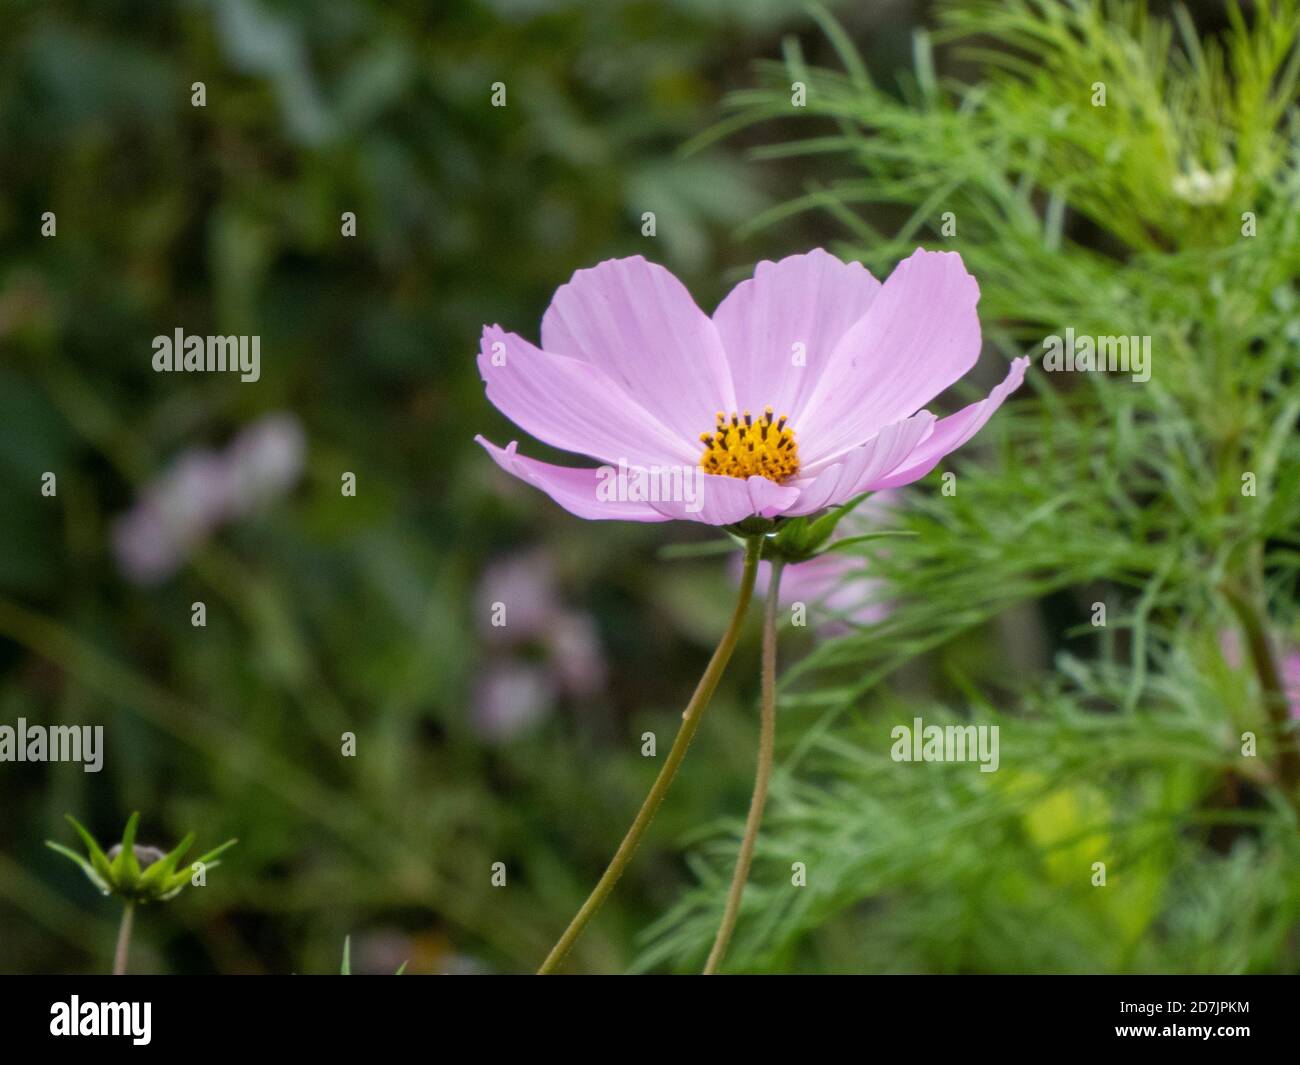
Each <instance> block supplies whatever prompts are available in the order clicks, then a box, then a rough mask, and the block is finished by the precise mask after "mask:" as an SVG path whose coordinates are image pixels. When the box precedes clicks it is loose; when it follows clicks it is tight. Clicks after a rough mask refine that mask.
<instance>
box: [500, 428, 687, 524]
mask: <svg viewBox="0 0 1300 1065" xmlns="http://www.w3.org/2000/svg"><path fill="white" fill-rule="evenodd" d="M474 439H475V440H477V441H478V442H479V443H480V444H482V445H483V447H484V449H486V451H487V453H488V454H489V455H491V456H492V458H493V460H494V461H495V462H496V464H497V465H498V466H500V467H501V468H502V469H503V470H505V471H506V472H507V473H509V474H513V475H514V476H515V477H518V478H519V479H520V480H521V481H526V482H527V483H528V484H531V485H532V486H533V487H534V488H540V489H541V490H542V491H543V492H545V493H546V494H547V495H548V496H550V497H551V498H552V499H553V500H555V502H557V503H559V504H560V506H562V507H563V508H564V509H565V510H567V511H568V512H569V513H570V514H576V515H577V516H578V517H579V518H590V519H592V520H595V521H612V520H620V521H667V520H668V517H667V516H666V515H664V514H661V513H659V512H658V511H656V510H654V509H653V508H652V507H650V506H649V505H648V504H646V503H630V502H617V501H605V500H602V499H601V498H600V496H599V495H598V493H597V489H598V487H599V485H600V477H599V474H598V473H597V471H596V470H594V469H573V468H570V467H567V466H553V465H551V464H550V463H549V462H539V461H537V459H530V458H525V457H524V456H523V455H518V454H516V453H515V449H516V448H517V447H518V446H519V445H518V443H517V442H515V441H511V442H510V445H509V446H508V447H506V448H504V449H502V448H499V447H497V446H496V445H495V444H493V443H491V442H490V441H488V440H485V439H484V438H483V437H481V436H476V437H475V438H474Z"/></svg>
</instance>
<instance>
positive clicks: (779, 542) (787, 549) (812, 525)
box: [763, 492, 870, 563]
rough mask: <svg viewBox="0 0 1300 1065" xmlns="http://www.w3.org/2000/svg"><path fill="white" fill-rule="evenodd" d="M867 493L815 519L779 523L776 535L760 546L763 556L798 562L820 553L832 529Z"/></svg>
mask: <svg viewBox="0 0 1300 1065" xmlns="http://www.w3.org/2000/svg"><path fill="white" fill-rule="evenodd" d="M869 494H870V493H868V492H863V493H862V494H861V495H859V496H855V497H854V498H852V499H850V500H849V501H848V502H847V503H841V504H840V505H839V506H837V507H832V508H831V509H830V510H828V511H827V512H826V513H825V514H822V515H820V516H819V517H817V518H809V517H800V518H790V519H788V520H786V521H783V522H782V523H781V526H780V528H779V529H778V530H777V532H776V535H775V536H773V537H771V538H770V539H768V540H767V542H766V543H764V545H763V557H764V558H768V559H781V560H782V561H783V562H788V563H799V562H807V561H808V560H809V559H810V558H813V557H814V556H816V555H819V554H821V550H822V545H823V544H825V543H826V541H827V540H829V539H830V538H831V534H832V533H834V532H835V526H837V525H838V524H839V523H840V521H841V519H842V518H844V517H845V515H847V514H849V513H850V512H851V511H852V510H853V509H854V508H855V507H856V506H857V505H858V504H859V503H861V502H862V501H863V500H864V499H866V498H867V496H868V495H869Z"/></svg>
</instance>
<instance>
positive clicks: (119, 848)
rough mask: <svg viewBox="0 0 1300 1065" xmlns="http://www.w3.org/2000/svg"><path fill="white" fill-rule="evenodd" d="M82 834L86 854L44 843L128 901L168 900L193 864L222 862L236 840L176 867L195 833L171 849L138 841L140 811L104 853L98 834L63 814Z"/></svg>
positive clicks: (107, 890) (104, 890)
mask: <svg viewBox="0 0 1300 1065" xmlns="http://www.w3.org/2000/svg"><path fill="white" fill-rule="evenodd" d="M64 816H66V817H67V819H68V822H69V824H71V825H72V827H73V828H74V829H76V831H77V835H78V836H80V837H81V842H82V843H83V844H84V845H85V847H86V855H85V856H83V855H80V854H78V853H77V852H76V851H74V850H70V849H69V848H67V847H64V846H62V845H61V844H58V843H54V842H53V841H51V840H46V841H45V845H46V846H47V847H49V848H50V849H51V850H53V851H57V852H58V853H59V854H62V855H63V856H64V857H65V858H67V859H69V860H70V861H73V862H75V863H76V864H77V866H78V867H79V868H80V869H81V871H82V872H83V873H85V874H86V877H87V879H89V880H90V882H91V883H92V884H94V885H95V887H97V888H98V889H99V890H100V891H101V892H102V893H103V894H105V895H117V896H119V897H121V898H123V899H125V900H126V901H128V902H166V901H167V900H168V899H171V898H175V897H176V896H177V895H179V894H180V892H181V890H182V889H183V888H184V887H185V885H186V884H188V883H189V882H190V877H191V875H192V873H191V870H192V869H193V867H194V866H199V865H201V866H203V867H205V868H206V869H212V868H214V867H215V866H218V865H220V864H221V863H220V862H219V861H217V860H216V859H217V857H218V855H220V854H223V853H224V852H225V851H226V850H228V849H229V848H231V847H233V846H234V845H235V843H236V841H235V840H233V839H232V840H227V841H226V842H225V843H223V844H222V845H221V846H220V847H217V848H216V849H214V850H210V851H208V853H207V854H204V855H203V856H201V857H199V858H197V859H195V860H194V862H192V863H191V864H190V865H188V866H186V867H184V868H181V869H179V870H178V869H177V866H178V864H179V863H180V860H181V858H183V857H184V855H185V852H186V851H187V850H189V849H190V847H191V846H193V844H194V838H195V837H194V833H193V832H189V833H187V834H186V836H185V838H184V839H182V840H181V841H180V843H178V844H177V845H176V846H175V847H173V848H172V849H171V850H170V851H163V850H162V849H161V848H159V847H150V846H146V845H143V844H137V843H136V842H135V831H136V826H137V825H138V824H139V823H140V815H139V814H138V813H134V814H132V815H131V817H130V819H129V820H128V821H127V823H126V828H125V830H124V831H123V832H122V842H120V843H115V844H113V846H112V847H110V848H109V849H108V851H107V853H105V851H104V849H103V848H102V847H100V845H99V843H98V842H97V841H96V840H95V837H94V836H92V835H91V834H90V832H88V831H87V830H86V828H85V826H83V825H82V824H81V823H80V822H79V821H78V820H77V819H76V818H74V817H73V816H72V815H71V814H66V815H64Z"/></svg>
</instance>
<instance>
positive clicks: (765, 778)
mask: <svg viewBox="0 0 1300 1065" xmlns="http://www.w3.org/2000/svg"><path fill="white" fill-rule="evenodd" d="M781 567H782V562H781V560H780V559H774V560H773V562H772V578H771V580H770V581H769V582H768V585H767V604H766V606H765V607H764V609H763V668H762V681H763V683H762V687H763V695H762V709H761V711H760V722H759V731H758V771H757V772H756V773H755V775H754V794H753V797H752V798H751V799H750V800H749V817H748V818H746V820H745V836H744V838H743V839H742V840H741V841H740V854H739V855H737V857H736V871H735V872H734V873H733V874H732V877H731V890H730V891H729V892H728V893H727V907H726V909H725V910H724V911H723V913H722V924H721V925H719V926H718V936H717V938H716V939H715V940H714V941H713V949H712V950H711V951H709V960H708V961H707V962H706V963H705V965H704V975H705V976H713V975H715V974H716V973H717V971H718V966H719V965H721V964H722V959H723V956H724V955H725V954H726V953H727V944H728V943H730V942H731V934H732V932H734V931H735V930H736V920H737V919H738V918H739V917H740V900H741V897H742V896H743V895H744V894H745V882H746V881H747V880H748V879H749V867H750V865H752V864H753V861H754V845H755V844H756V843H757V842H758V827H759V825H760V824H762V822H763V807H764V806H765V805H766V804H767V786H768V783H769V782H770V781H771V779H772V760H773V755H774V753H775V750H776V602H777V594H778V592H779V591H780V588H781Z"/></svg>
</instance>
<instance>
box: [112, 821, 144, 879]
mask: <svg viewBox="0 0 1300 1065" xmlns="http://www.w3.org/2000/svg"><path fill="white" fill-rule="evenodd" d="M139 826H140V814H139V812H138V811H137V812H136V813H133V814H132V815H131V816H130V817H129V818H127V821H126V828H125V830H123V832H122V849H121V850H120V851H118V852H117V857H116V858H115V859H114V860H113V883H114V884H116V885H117V887H118V889H119V890H121V891H123V892H126V893H130V892H132V891H134V890H135V888H136V886H137V885H138V884H139V883H140V863H139V861H138V860H137V859H136V856H135V831H136V829H137V828H139Z"/></svg>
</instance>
